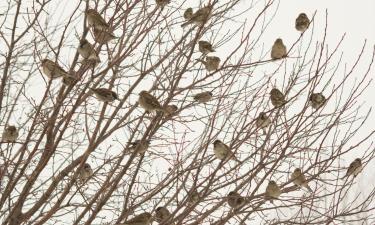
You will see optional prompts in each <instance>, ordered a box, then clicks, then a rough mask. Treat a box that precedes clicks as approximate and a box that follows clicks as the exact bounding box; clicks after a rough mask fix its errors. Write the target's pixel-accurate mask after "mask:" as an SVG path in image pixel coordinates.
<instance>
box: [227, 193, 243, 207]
mask: <svg viewBox="0 0 375 225" xmlns="http://www.w3.org/2000/svg"><path fill="white" fill-rule="evenodd" d="M227 202H228V205H229V206H230V207H231V208H234V209H238V208H240V207H242V206H243V205H244V204H245V198H244V197H242V196H241V195H240V194H238V193H237V192H235V191H231V192H229V193H228V196H227Z"/></svg>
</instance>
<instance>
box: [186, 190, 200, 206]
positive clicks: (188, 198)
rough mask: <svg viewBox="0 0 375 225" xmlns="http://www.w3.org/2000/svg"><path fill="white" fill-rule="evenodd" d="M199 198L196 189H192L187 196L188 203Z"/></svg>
mask: <svg viewBox="0 0 375 225" xmlns="http://www.w3.org/2000/svg"><path fill="white" fill-rule="evenodd" d="M200 198H201V197H200V196H199V193H198V192H197V191H196V190H194V191H192V192H191V193H190V194H189V196H188V197H187V202H188V205H194V204H195V203H197V202H199V200H200Z"/></svg>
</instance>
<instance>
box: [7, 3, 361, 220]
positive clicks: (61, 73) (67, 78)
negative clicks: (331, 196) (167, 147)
mask: <svg viewBox="0 0 375 225" xmlns="http://www.w3.org/2000/svg"><path fill="white" fill-rule="evenodd" d="M156 3H157V5H158V6H159V7H161V8H163V7H165V6H166V5H167V4H168V3H170V0H156ZM211 12H212V6H210V5H208V6H204V7H202V8H200V9H198V10H197V11H196V12H193V9H192V8H188V9H187V10H186V11H185V12H184V14H183V16H184V18H185V20H186V22H184V23H183V24H182V25H181V26H182V27H185V26H188V25H190V24H194V25H196V26H203V25H204V24H205V23H206V21H207V20H208V19H209V18H210V16H211ZM86 17H87V23H88V26H89V27H90V28H91V29H92V33H93V37H94V40H95V41H96V42H97V43H100V44H104V43H108V42H109V41H111V40H113V39H114V38H116V37H115V35H114V34H113V33H112V30H111V27H110V26H109V24H108V23H107V22H106V21H105V19H104V18H103V17H102V16H101V15H100V14H99V13H98V12H97V11H96V10H94V9H88V10H87V11H86ZM309 24H310V20H309V18H308V17H307V15H306V14H305V13H301V14H299V16H298V17H297V18H296V21H295V28H296V29H297V30H298V31H300V32H302V33H303V32H305V31H306V30H307V29H308V27H309ZM198 45H199V46H198V49H199V51H200V52H201V53H203V55H204V56H206V55H207V54H209V53H212V52H215V50H214V49H213V47H212V44H211V43H209V42H207V41H203V40H201V41H199V42H198ZM77 51H78V53H79V55H81V57H82V58H83V59H84V60H87V61H89V62H92V63H94V64H96V63H98V62H100V58H99V54H98V52H96V50H95V48H94V46H93V45H92V44H91V43H89V42H88V41H87V40H86V39H83V40H81V41H80V45H79V47H78V49H77ZM285 57H287V48H286V46H285V45H284V44H283V41H282V39H280V38H278V39H277V40H276V41H275V43H274V45H273V46H272V50H271V59H272V60H278V59H282V58H285ZM198 61H200V62H201V63H203V65H204V66H205V68H206V70H207V71H208V72H211V71H215V70H217V69H218V68H219V66H220V58H219V57H217V56H206V58H205V60H201V59H199V60H198ZM42 69H43V73H44V74H45V75H46V76H47V77H48V78H49V79H56V78H60V77H62V78H63V79H62V83H63V84H64V85H72V84H74V83H75V81H77V78H76V77H75V76H74V75H71V74H70V73H68V72H66V71H65V70H64V69H63V68H62V67H61V66H60V65H59V64H58V63H57V62H54V61H52V60H50V59H44V60H43V61H42ZM91 91H92V93H93V94H94V95H95V96H96V97H97V99H98V100H100V101H102V102H112V101H115V100H118V99H119V97H118V95H117V93H116V92H114V91H112V90H110V89H107V88H92V89H91ZM212 97H213V94H212V92H209V91H207V92H202V93H199V94H197V95H195V96H194V100H195V101H196V102H198V103H207V102H208V101H210V100H211V99H212ZM270 100H271V103H272V105H273V106H274V107H275V108H278V107H282V106H283V105H285V104H286V102H287V101H286V98H285V95H284V94H283V93H282V92H281V91H280V90H279V89H277V88H273V89H272V90H271V92H270ZM309 102H310V105H311V107H312V108H314V109H319V108H320V107H322V106H323V105H324V104H325V103H326V98H325V96H324V95H323V94H322V93H312V94H311V95H310V97H309ZM138 103H139V105H140V106H141V107H142V108H144V109H145V110H146V112H149V113H151V112H159V113H160V114H162V115H163V116H172V115H173V113H174V112H176V111H177V110H178V108H177V106H175V105H167V106H162V104H160V102H159V101H158V100H157V98H155V97H154V96H153V95H151V94H150V93H148V92H147V91H141V92H140V93H139V99H138ZM255 122H256V126H257V127H258V128H259V129H263V132H264V133H266V129H267V127H268V126H269V125H270V124H271V119H270V118H269V116H267V114H266V113H265V112H261V113H260V114H259V116H258V117H257V118H256V121H255ZM18 136H19V131H18V129H17V128H16V127H15V126H7V127H6V128H5V130H4V132H3V135H2V142H9V143H14V142H16V140H17V138H18ZM130 144H131V148H132V149H133V150H134V151H136V152H137V153H141V154H142V153H144V152H145V151H146V150H147V149H148V147H149V144H150V142H149V141H148V140H145V141H141V140H137V141H135V142H132V143H130ZM213 151H214V154H215V156H216V158H218V159H220V160H228V159H235V160H237V159H236V157H235V156H234V153H233V152H232V151H231V149H230V147H229V146H228V145H226V144H225V143H223V142H222V141H220V140H216V141H214V143H213ZM361 171H362V162H361V159H359V158H357V159H355V160H354V161H353V162H352V163H351V164H350V165H349V167H348V168H347V172H346V175H345V176H344V177H349V176H354V177H356V176H357V175H358V174H359V173H360V172H361ZM92 175H93V170H92V168H91V166H90V165H89V164H88V163H85V164H84V166H83V167H82V169H81V170H80V171H78V180H79V181H80V182H82V183H83V182H86V181H87V180H88V179H89V178H90V177H91V176H92ZM290 179H291V181H293V183H294V184H295V185H297V186H298V187H301V188H302V187H303V188H306V189H308V190H309V191H311V192H312V191H313V190H312V189H311V188H310V187H309V185H308V180H307V179H306V177H305V175H304V173H303V172H302V170H301V169H300V168H296V169H295V170H294V172H293V173H292V174H291V177H290ZM281 193H282V190H281V189H280V187H279V185H278V184H277V183H276V182H275V181H273V180H271V181H269V183H268V185H267V187H266V191H265V199H266V200H270V202H272V201H273V200H274V199H278V198H279V197H280V195H281ZM199 199H200V196H199V193H198V192H196V191H195V192H192V193H191V194H190V196H188V199H187V202H188V203H189V204H194V203H197V202H198V201H199ZM227 203H228V205H229V206H230V207H231V208H233V209H239V208H241V207H242V206H243V205H245V204H246V198H245V197H243V196H241V195H240V194H238V193H237V192H234V191H232V192H229V194H228V195H227ZM172 217H173V216H172V215H171V213H170V211H169V210H168V209H167V208H166V207H158V208H157V209H156V211H155V214H154V216H152V214H151V213H148V212H144V213H141V214H138V215H136V216H134V217H133V218H131V219H129V220H127V221H125V222H124V223H120V224H117V225H149V224H151V223H152V221H153V220H155V221H157V222H159V223H162V222H163V221H166V220H170V219H171V218H172Z"/></svg>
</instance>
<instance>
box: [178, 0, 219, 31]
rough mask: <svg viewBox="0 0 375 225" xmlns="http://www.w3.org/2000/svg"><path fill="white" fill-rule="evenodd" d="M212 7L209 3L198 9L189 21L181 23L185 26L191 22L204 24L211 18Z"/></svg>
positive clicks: (199, 24)
mask: <svg viewBox="0 0 375 225" xmlns="http://www.w3.org/2000/svg"><path fill="white" fill-rule="evenodd" d="M211 9H212V6H211V5H208V6H205V7H203V8H200V9H198V10H197V11H196V12H195V13H193V15H192V16H191V18H190V19H189V20H188V21H187V22H185V23H183V24H182V25H181V27H185V26H187V25H189V24H192V23H194V24H195V25H198V26H202V25H203V24H205V23H206V21H207V20H208V19H209V18H210V16H211Z"/></svg>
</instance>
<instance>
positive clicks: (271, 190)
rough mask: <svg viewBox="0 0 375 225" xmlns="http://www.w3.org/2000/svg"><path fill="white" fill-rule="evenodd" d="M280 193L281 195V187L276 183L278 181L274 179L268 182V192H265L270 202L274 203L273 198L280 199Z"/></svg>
mask: <svg viewBox="0 0 375 225" xmlns="http://www.w3.org/2000/svg"><path fill="white" fill-rule="evenodd" d="M280 195H281V189H280V187H279V186H278V185H277V184H276V182H275V181H273V180H271V181H270V182H268V185H267V187H266V193H265V197H266V199H267V200H270V202H271V203H273V200H274V199H278V198H279V197H280Z"/></svg>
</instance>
